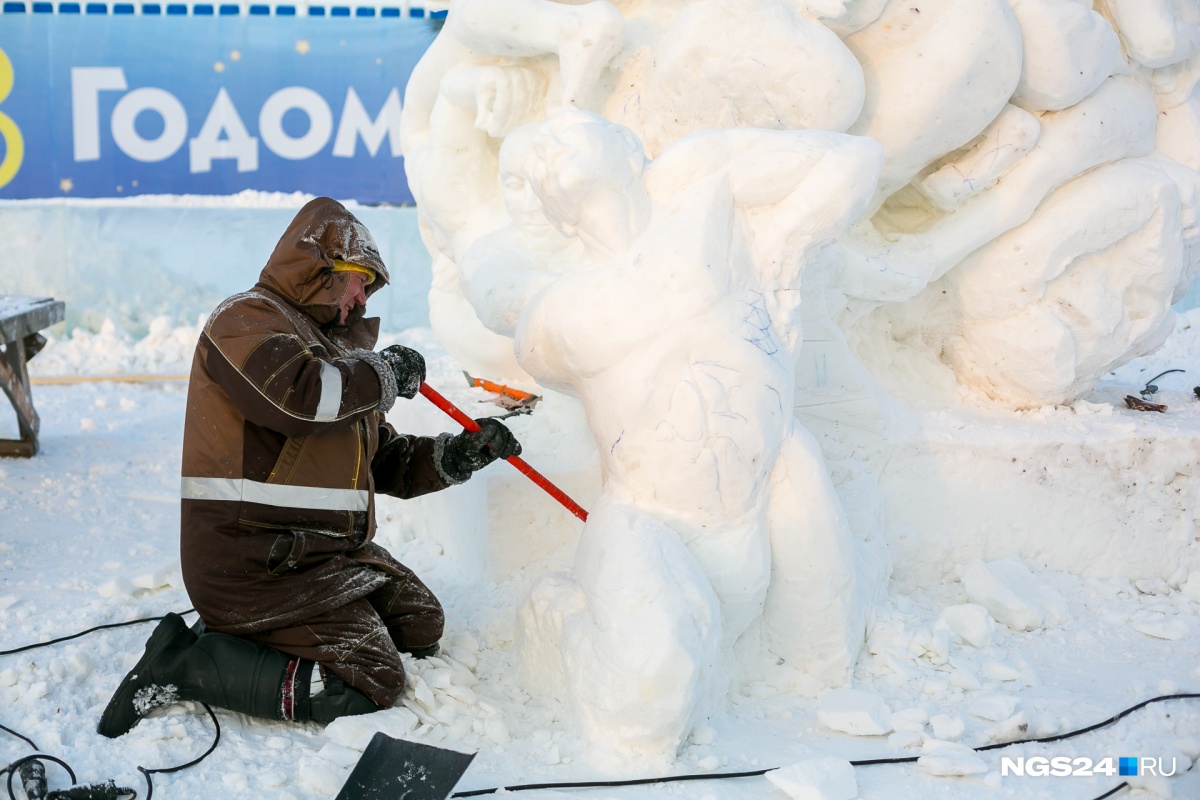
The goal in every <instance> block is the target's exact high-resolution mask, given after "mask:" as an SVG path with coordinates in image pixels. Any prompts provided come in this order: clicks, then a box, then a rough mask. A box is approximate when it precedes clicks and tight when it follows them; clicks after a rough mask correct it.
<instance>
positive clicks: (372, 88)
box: [0, 14, 434, 204]
mask: <svg viewBox="0 0 1200 800" xmlns="http://www.w3.org/2000/svg"><path fill="white" fill-rule="evenodd" d="M433 37H434V28H433V27H432V25H431V24H430V23H429V22H428V21H426V20H423V19H411V18H399V19H395V18H373V19H361V18H312V17H278V16H275V17H255V16H211V17H199V16H149V15H140V14H139V15H127V16H108V15H95V16H93V15H66V14H4V15H0V198H3V199H24V198H46V197H64V196H70V197H123V196H129V195H135V194H217V195H222V194H232V193H234V192H238V191H241V190H243V189H257V190H262V191H277V192H306V193H310V194H317V195H330V196H332V197H338V198H343V199H353V200H357V201H359V202H363V203H398V204H399V203H411V202H413V198H412V193H411V192H410V191H409V188H408V183H407V181H406V180H405V177H404V160H403V157H402V154H401V151H400V116H401V113H402V111H403V109H402V102H403V99H404V87H405V85H406V84H407V82H408V77H409V75H410V74H411V72H412V69H413V67H414V66H415V65H416V63H417V61H418V60H419V59H420V57H421V55H422V54H423V53H424V51H425V48H426V47H427V46H428V45H429V43H430V42H431V41H432V40H433Z"/></svg>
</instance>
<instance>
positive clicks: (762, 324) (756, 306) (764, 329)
mask: <svg viewBox="0 0 1200 800" xmlns="http://www.w3.org/2000/svg"><path fill="white" fill-rule="evenodd" d="M745 305H746V308H747V311H746V316H744V317H742V322H744V323H745V324H746V326H747V327H748V328H749V329H750V330H751V331H753V333H751V334H750V335H749V336H743V337H742V338H743V339H745V340H746V341H747V342H749V343H750V344H752V345H754V346H755V347H757V348H758V349H759V350H762V351H763V352H764V353H766V354H767V355H769V356H773V355H775V354H776V353H778V352H779V345H778V344H777V343H776V342H775V337H774V336H772V335H771V313H770V312H769V311H767V304H766V301H765V299H764V297H763V294H762V292H755V293H754V299H753V300H751V301H750V302H748V303H745Z"/></svg>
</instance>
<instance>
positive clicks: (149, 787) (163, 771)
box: [137, 703, 221, 800]
mask: <svg viewBox="0 0 1200 800" xmlns="http://www.w3.org/2000/svg"><path fill="white" fill-rule="evenodd" d="M200 705H202V706H204V710H205V711H207V712H208V716H210V717H212V721H213V727H214V728H215V729H216V736H215V737H213V743H212V744H211V745H209V747H208V749H207V750H205V751H204V753H203V754H202V755H201V756H199V757H198V758H194V759H192V760H191V761H189V762H187V763H186V764H180V765H179V766H177V767H162V768H160V769H146V768H145V767H141V766H139V767H138V768H137V769H138V772H140V773H142V775H143V777H145V778H146V800H150V798H152V797H154V780H153V779H151V777H150V776H151V775H167V774H169V773H172V772H182V771H183V770H185V769H187V768H188V767H194V766H196V765H197V764H199V763H200V762H201V761H203V760H204V759H206V758H208V757H209V756H210V755H212V753H213V751H214V750H216V749H217V745H218V744H220V743H221V723H220V722H217V715H216V713H215V712H214V711H213V710H212V707H211V706H209V704H208V703H201V704H200Z"/></svg>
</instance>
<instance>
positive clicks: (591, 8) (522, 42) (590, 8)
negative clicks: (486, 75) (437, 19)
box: [446, 0, 625, 108]
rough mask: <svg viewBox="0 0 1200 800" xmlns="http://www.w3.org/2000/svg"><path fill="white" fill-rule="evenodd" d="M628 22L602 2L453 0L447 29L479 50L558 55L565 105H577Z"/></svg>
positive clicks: (592, 85)
mask: <svg viewBox="0 0 1200 800" xmlns="http://www.w3.org/2000/svg"><path fill="white" fill-rule="evenodd" d="M624 25H625V20H624V18H623V17H622V16H621V12H620V11H618V10H617V8H616V6H614V5H612V4H611V3H608V2H604V0H597V2H591V3H585V4H583V5H578V6H577V5H571V4H560V3H557V2H551V1H550V0H455V2H454V3H453V7H452V9H451V11H450V14H449V15H448V16H447V18H446V27H447V28H448V29H449V31H450V33H451V34H452V35H453V36H454V37H455V38H457V39H458V40H459V41H460V42H462V43H463V44H465V45H466V46H467V47H470V48H471V49H473V50H476V51H478V52H481V53H490V54H493V55H497V56H508V57H529V56H541V55H546V54H550V53H553V54H555V55H557V56H558V61H559V70H560V73H561V81H562V101H563V105H564V106H566V107H569V108H574V107H577V106H579V105H581V104H582V103H583V101H584V100H585V99H586V97H587V95H588V94H589V93H590V92H591V91H592V89H593V88H594V85H595V82H596V80H597V79H598V78H599V77H600V72H601V71H602V70H603V69H604V67H605V66H606V65H607V64H608V61H609V60H610V59H611V58H612V57H613V55H614V54H615V53H616V52H617V50H618V49H619V48H620V46H621V34H622V30H623V29H624Z"/></svg>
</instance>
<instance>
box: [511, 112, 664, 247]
mask: <svg viewBox="0 0 1200 800" xmlns="http://www.w3.org/2000/svg"><path fill="white" fill-rule="evenodd" d="M532 150H533V152H532V159H531V161H530V163H529V164H528V174H529V177H530V180H531V185H532V188H533V191H534V192H535V193H536V194H537V196H538V198H539V199H540V200H541V202H542V207H543V210H544V212H545V214H546V217H547V218H548V219H549V220H550V222H551V223H552V224H554V226H555V227H557V228H558V230H559V231H560V232H562V233H563V234H564V235H566V236H578V237H579V238H580V239H581V240H582V241H583V242H584V243H585V244H586V245H588V246H589V247H591V248H595V249H597V250H600V251H602V252H606V253H610V254H612V253H618V252H621V251H623V250H625V249H627V248H628V246H629V243H630V242H631V241H632V239H633V237H634V236H636V235H637V234H638V233H640V232H641V231H642V229H643V228H644V227H645V224H646V218H647V216H648V215H649V198H648V197H647V195H646V190H645V187H644V186H643V184H642V180H641V176H642V169H643V168H644V166H645V162H646V156H645V153H644V152H643V150H642V145H641V143H640V142H639V141H638V140H637V139H636V138H635V137H634V136H633V134H632V133H631V132H630V131H629V130H628V129H626V128H623V127H621V126H618V125H612V124H610V123H608V122H606V121H605V120H603V119H602V118H600V117H596V116H594V115H591V114H585V113H582V112H575V113H567V114H562V115H559V116H557V117H555V118H554V119H552V120H550V121H549V122H547V123H546V124H545V125H544V126H542V127H541V128H540V129H539V130H538V132H537V134H536V135H535V137H534V139H533V148H532Z"/></svg>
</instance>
